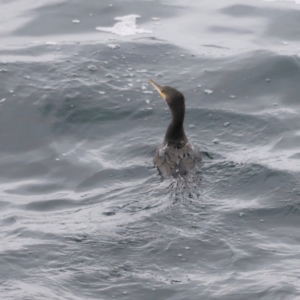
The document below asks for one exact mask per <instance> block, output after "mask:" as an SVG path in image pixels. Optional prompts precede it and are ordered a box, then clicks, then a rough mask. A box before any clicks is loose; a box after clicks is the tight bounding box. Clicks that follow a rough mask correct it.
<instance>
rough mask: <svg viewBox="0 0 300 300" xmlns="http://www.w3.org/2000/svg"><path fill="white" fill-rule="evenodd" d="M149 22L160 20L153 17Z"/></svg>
mask: <svg viewBox="0 0 300 300" xmlns="http://www.w3.org/2000/svg"><path fill="white" fill-rule="evenodd" d="M151 20H153V21H159V20H160V18H157V17H153V18H151Z"/></svg>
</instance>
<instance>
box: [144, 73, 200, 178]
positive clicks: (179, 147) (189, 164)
mask: <svg viewBox="0 0 300 300" xmlns="http://www.w3.org/2000/svg"><path fill="white" fill-rule="evenodd" d="M148 81H149V83H151V85H153V87H154V88H155V89H156V90H157V91H158V93H159V94H160V96H161V97H162V98H163V99H164V100H165V101H166V102H167V104H168V106H169V108H170V110H171V113H172V121H171V123H170V124H169V126H168V129H167V131H166V135H165V138H164V141H163V143H162V145H161V146H160V147H158V148H157V150H156V152H155V156H154V158H153V162H154V164H155V165H156V166H157V168H158V170H159V172H160V173H161V174H162V175H164V176H173V177H179V176H184V175H187V174H188V172H189V171H190V170H192V169H193V168H194V167H195V165H196V164H197V163H198V162H200V161H201V156H200V153H199V150H198V149H197V148H196V147H194V146H192V145H191V144H190V143H189V141H188V139H187V137H186V135H185V132H184V129H183V122H184V114H185V100H184V96H183V94H182V93H181V92H179V91H177V90H176V89H174V88H172V87H169V86H161V85H158V84H157V83H155V82H154V81H153V80H151V79H149V80H148Z"/></svg>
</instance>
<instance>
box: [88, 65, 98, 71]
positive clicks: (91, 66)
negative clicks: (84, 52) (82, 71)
mask: <svg viewBox="0 0 300 300" xmlns="http://www.w3.org/2000/svg"><path fill="white" fill-rule="evenodd" d="M88 69H89V70H90V71H97V70H98V68H97V67H96V66H94V65H90V66H88Z"/></svg>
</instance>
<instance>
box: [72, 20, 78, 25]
mask: <svg viewBox="0 0 300 300" xmlns="http://www.w3.org/2000/svg"><path fill="white" fill-rule="evenodd" d="M72 23H74V24H79V23H80V20H73V21H72Z"/></svg>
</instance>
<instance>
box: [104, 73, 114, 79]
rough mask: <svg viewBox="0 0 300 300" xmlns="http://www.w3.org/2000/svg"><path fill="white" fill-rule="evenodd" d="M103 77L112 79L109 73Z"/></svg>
mask: <svg viewBox="0 0 300 300" xmlns="http://www.w3.org/2000/svg"><path fill="white" fill-rule="evenodd" d="M105 77H106V78H114V76H113V75H112V74H109V73H108V74H106V75H105Z"/></svg>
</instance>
